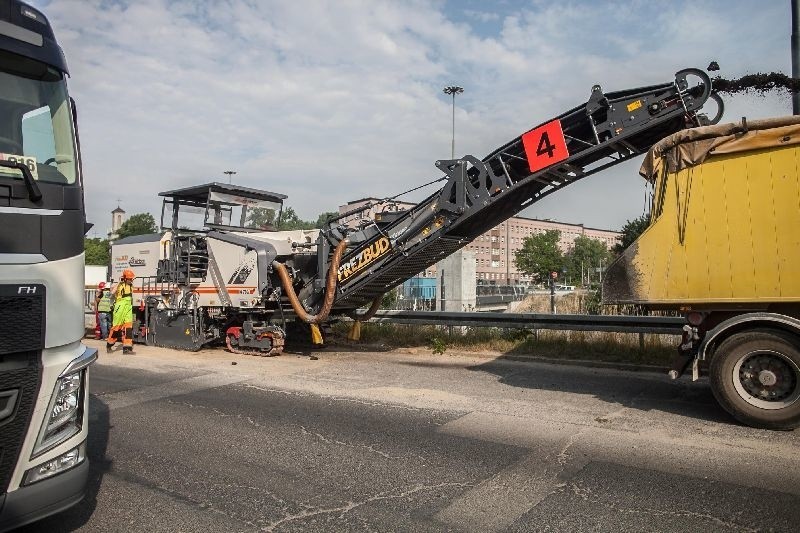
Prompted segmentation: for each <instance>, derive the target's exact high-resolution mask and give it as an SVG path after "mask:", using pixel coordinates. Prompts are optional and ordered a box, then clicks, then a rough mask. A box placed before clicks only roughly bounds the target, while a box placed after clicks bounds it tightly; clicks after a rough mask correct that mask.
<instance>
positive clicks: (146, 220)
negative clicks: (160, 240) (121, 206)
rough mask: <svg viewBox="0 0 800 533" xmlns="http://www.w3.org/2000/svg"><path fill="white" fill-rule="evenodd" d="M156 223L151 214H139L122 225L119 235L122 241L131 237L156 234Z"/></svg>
mask: <svg viewBox="0 0 800 533" xmlns="http://www.w3.org/2000/svg"><path fill="white" fill-rule="evenodd" d="M157 231H158V228H157V227H156V221H155V219H153V215H151V214H150V213H137V214H135V215H132V216H131V218H129V219H128V220H126V221H125V222H123V223H122V226H120V228H119V230H118V231H117V235H118V236H119V238H120V239H122V238H125V237H131V236H133V235H146V234H148V233H156V232H157Z"/></svg>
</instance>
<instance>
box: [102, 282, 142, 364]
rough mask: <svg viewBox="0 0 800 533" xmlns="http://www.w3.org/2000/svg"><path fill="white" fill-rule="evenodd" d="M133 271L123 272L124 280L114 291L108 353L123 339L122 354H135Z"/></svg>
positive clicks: (107, 343) (107, 342) (107, 346)
mask: <svg viewBox="0 0 800 533" xmlns="http://www.w3.org/2000/svg"><path fill="white" fill-rule="evenodd" d="M135 277H136V276H134V274H133V271H132V270H129V269H127V268H126V269H125V270H123V271H122V279H121V280H120V281H119V283H118V284H117V287H116V289H115V290H114V322H113V326H112V328H111V331H110V332H109V334H108V338H107V339H106V352H111V349H112V348H113V347H114V344H116V342H117V335H118V334H119V335H120V336H121V337H122V353H133V278H135Z"/></svg>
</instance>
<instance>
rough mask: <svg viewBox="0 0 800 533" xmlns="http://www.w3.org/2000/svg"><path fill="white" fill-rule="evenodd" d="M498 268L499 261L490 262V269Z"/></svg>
mask: <svg viewBox="0 0 800 533" xmlns="http://www.w3.org/2000/svg"><path fill="white" fill-rule="evenodd" d="M498 266H500V261H492V268H497V267H498Z"/></svg>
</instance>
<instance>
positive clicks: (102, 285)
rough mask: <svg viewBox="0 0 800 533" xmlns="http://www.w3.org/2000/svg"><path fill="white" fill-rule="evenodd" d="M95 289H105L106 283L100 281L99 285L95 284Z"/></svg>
mask: <svg viewBox="0 0 800 533" xmlns="http://www.w3.org/2000/svg"><path fill="white" fill-rule="evenodd" d="M97 288H98V289H100V290H103V289H105V288H106V282H105V281H101V282H100V283H98V284H97Z"/></svg>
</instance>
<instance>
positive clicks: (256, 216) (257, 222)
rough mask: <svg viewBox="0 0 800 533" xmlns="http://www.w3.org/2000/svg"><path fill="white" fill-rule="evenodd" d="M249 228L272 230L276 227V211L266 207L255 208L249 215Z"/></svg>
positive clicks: (247, 224)
mask: <svg viewBox="0 0 800 533" xmlns="http://www.w3.org/2000/svg"><path fill="white" fill-rule="evenodd" d="M246 226H247V227H248V228H257V229H271V228H274V227H275V210H274V209H268V208H266V207H254V208H252V209H250V210H249V211H248V213H247V223H246Z"/></svg>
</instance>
